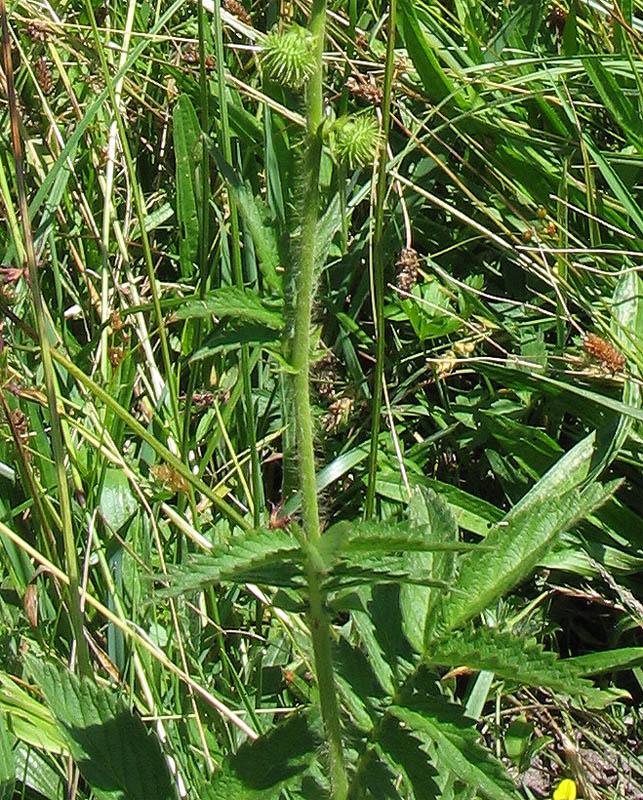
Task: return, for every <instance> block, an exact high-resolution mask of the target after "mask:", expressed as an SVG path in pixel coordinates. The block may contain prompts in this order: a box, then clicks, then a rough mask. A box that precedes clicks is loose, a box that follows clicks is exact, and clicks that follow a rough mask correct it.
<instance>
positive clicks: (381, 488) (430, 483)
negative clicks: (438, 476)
mask: <svg viewBox="0 0 643 800" xmlns="http://www.w3.org/2000/svg"><path fill="white" fill-rule="evenodd" d="M412 479H413V482H414V483H415V484H416V485H417V486H420V487H422V488H423V489H432V490H434V491H435V492H437V494H438V495H439V496H440V497H441V498H442V499H443V500H446V501H447V502H448V504H449V508H450V509H451V511H452V513H453V515H454V517H455V519H456V521H457V523H458V526H459V527H460V528H463V529H464V530H467V531H471V532H472V533H477V534H478V535H479V536H486V535H487V533H488V531H489V527H490V525H491V524H492V523H494V522H498V520H501V519H502V517H503V516H504V514H503V512H502V511H501V510H500V509H499V508H497V507H496V506H494V505H493V504H492V503H489V502H488V501H487V500H484V499H483V498H481V497H476V496H475V495H473V494H469V493H468V492H465V491H464V490H463V489H460V488H459V487H457V486H452V485H451V484H449V483H444V482H443V481H438V480H435V479H434V478H427V477H425V476H423V475H413V478H412ZM377 493H378V494H379V495H381V496H383V497H388V498H390V499H391V500H396V501H397V502H400V503H401V502H405V501H406V499H407V492H406V487H405V486H404V483H403V481H402V478H401V477H400V473H399V472H392V471H387V470H382V472H381V473H378V476H377Z"/></svg>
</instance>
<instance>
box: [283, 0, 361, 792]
mask: <svg viewBox="0 0 643 800" xmlns="http://www.w3.org/2000/svg"><path fill="white" fill-rule="evenodd" d="M325 26H326V0H314V2H313V6H312V10H311V14H310V19H309V24H308V30H309V31H310V34H311V36H312V40H313V53H314V61H315V70H314V72H313V74H312V75H311V77H310V80H309V83H308V86H307V92H306V101H307V115H306V119H307V135H306V140H305V143H304V156H303V164H302V186H303V189H302V192H301V196H300V202H301V214H300V218H301V231H300V235H299V242H298V247H297V251H296V255H295V263H294V284H295V285H294V291H293V293H292V297H291V302H292V303H293V306H294V307H293V321H294V328H293V336H292V339H291V341H290V347H289V351H290V352H289V357H290V363H291V365H292V367H293V369H294V374H293V376H292V393H293V400H294V414H295V439H296V453H297V474H298V479H299V489H300V492H301V498H302V505H301V508H302V523H303V529H304V536H305V539H306V543H307V544H308V545H309V546H310V547H311V548H314V547H315V543H316V542H317V541H318V540H319V538H320V536H321V530H320V525H319V508H318V503H317V487H316V483H315V452H314V444H313V426H312V413H311V407H310V375H309V372H310V346H311V336H310V326H311V315H312V303H313V298H314V293H315V273H316V271H317V266H318V265H317V264H316V263H315V262H316V239H317V236H316V234H317V223H318V219H319V167H320V159H321V152H322V149H321V138H320V127H321V123H322V118H323V106H322V103H323V91H322V77H323V61H322V55H323V47H324V33H325ZM306 574H307V579H308V593H309V602H310V608H309V622H310V629H311V635H312V641H313V652H314V656H315V672H316V677H317V686H318V689H319V700H320V705H321V712H322V719H323V721H324V729H325V732H326V739H327V744H328V757H329V766H330V779H331V786H332V793H333V798H335V800H344V798H345V797H346V793H347V791H348V779H347V776H346V767H345V764H344V752H343V745H342V732H341V724H340V718H339V703H338V700H337V689H336V686H335V677H334V673H333V663H332V655H331V630H330V624H329V620H328V615H327V613H326V609H325V603H324V593H323V590H322V575H321V573H320V571H319V569H318V567H317V566H316V564H315V559H314V558H313V557H312V556H310V555H309V557H308V558H307V565H306Z"/></svg>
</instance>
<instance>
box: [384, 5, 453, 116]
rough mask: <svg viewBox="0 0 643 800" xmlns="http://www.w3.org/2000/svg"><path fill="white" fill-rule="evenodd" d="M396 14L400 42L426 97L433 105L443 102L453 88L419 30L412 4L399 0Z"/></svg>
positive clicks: (451, 92)
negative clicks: (406, 52)
mask: <svg viewBox="0 0 643 800" xmlns="http://www.w3.org/2000/svg"><path fill="white" fill-rule="evenodd" d="M397 14H398V16H397V19H398V25H399V26H400V32H401V34H402V40H403V42H404V44H405V46H406V49H407V51H408V54H409V57H410V58H411V61H412V62H413V66H414V67H415V69H416V70H417V73H418V75H419V76H420V80H421V81H422V86H423V87H424V91H425V92H426V95H427V97H428V98H429V100H431V102H433V103H438V102H440V101H441V100H444V99H445V98H447V97H449V96H450V95H452V94H453V92H454V87H453V84H452V83H451V81H450V79H449V78H448V77H447V75H446V73H445V72H444V70H443V69H442V67H441V66H440V64H439V62H438V60H437V58H436V56H435V53H434V52H433V50H432V48H431V46H430V44H429V42H428V41H427V38H426V37H425V36H424V34H423V33H422V31H421V29H420V25H419V22H418V18H417V14H416V10H415V5H414V3H412V2H411V1H410V0H400V3H399V5H398V10H397Z"/></svg>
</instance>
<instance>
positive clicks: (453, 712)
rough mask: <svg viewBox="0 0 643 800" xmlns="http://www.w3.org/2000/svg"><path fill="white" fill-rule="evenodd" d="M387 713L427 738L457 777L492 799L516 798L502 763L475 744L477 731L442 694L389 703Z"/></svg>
mask: <svg viewBox="0 0 643 800" xmlns="http://www.w3.org/2000/svg"><path fill="white" fill-rule="evenodd" d="M388 713H389V714H390V715H391V716H393V717H395V719H397V720H399V722H401V723H403V724H404V725H405V726H407V727H408V729H409V730H411V731H414V732H415V733H416V734H420V735H422V734H424V735H425V736H427V737H428V738H429V739H431V741H433V742H434V743H435V745H436V751H435V752H436V758H437V760H438V761H439V762H441V763H442V764H443V765H444V766H445V767H447V768H448V769H449V770H451V772H453V774H454V775H455V776H456V777H457V778H458V779H459V780H461V781H463V782H464V783H466V784H467V785H468V786H470V787H473V788H475V789H477V790H478V791H479V792H481V793H482V794H483V795H484V796H485V797H489V798H492V800H507V798H515V800H518V798H519V796H520V795H519V794H518V792H517V791H516V788H515V784H514V782H513V781H512V780H511V778H510V777H509V776H508V775H507V773H506V771H505V769H504V767H503V765H502V763H501V762H500V761H497V760H496V759H495V758H494V757H493V756H492V755H491V753H489V752H488V751H487V750H485V749H484V748H483V747H481V746H480V745H479V744H478V742H477V740H478V732H477V730H476V729H475V726H474V725H473V722H472V721H471V720H468V719H467V718H466V717H464V716H463V714H462V709H461V708H460V707H459V706H456V705H453V704H451V703H448V702H447V701H446V699H445V698H435V697H419V696H415V697H413V698H410V699H409V700H408V701H407V702H405V704H404V706H401V705H392V706H390V708H389V709H388Z"/></svg>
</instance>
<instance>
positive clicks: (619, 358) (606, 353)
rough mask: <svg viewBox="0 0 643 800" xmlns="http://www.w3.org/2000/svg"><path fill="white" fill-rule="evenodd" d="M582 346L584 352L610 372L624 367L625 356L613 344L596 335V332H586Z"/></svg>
mask: <svg viewBox="0 0 643 800" xmlns="http://www.w3.org/2000/svg"><path fill="white" fill-rule="evenodd" d="M583 347H584V348H585V352H586V353H587V354H588V355H589V356H590V357H591V358H593V359H594V361H599V362H600V363H601V364H603V365H604V366H606V367H608V368H609V369H610V370H611V371H612V372H622V371H623V370H624V368H625V356H624V355H623V353H619V351H618V350H617V349H616V348H615V347H614V345H613V344H611V343H610V342H608V341H606V340H605V339H603V338H601V337H600V336H598V335H597V334H596V333H588V334H587V336H585V337H583Z"/></svg>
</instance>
